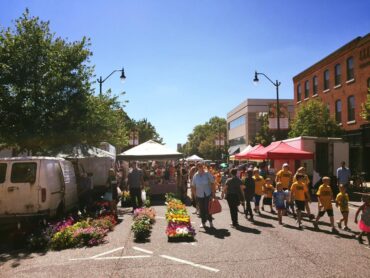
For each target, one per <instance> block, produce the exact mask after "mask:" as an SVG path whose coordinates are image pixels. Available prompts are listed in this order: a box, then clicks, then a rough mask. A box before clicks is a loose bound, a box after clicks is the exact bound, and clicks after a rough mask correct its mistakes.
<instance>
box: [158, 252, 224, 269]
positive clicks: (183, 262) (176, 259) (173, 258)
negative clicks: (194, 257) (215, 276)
mask: <svg viewBox="0 0 370 278" xmlns="http://www.w3.org/2000/svg"><path fill="white" fill-rule="evenodd" d="M161 257H162V258H165V259H168V260H171V261H175V262H178V263H182V264H188V265H191V266H194V267H198V268H203V269H206V270H209V271H213V272H219V271H220V270H219V269H216V268H212V267H208V266H205V265H200V264H196V263H193V262H190V261H186V260H182V259H178V258H175V257H171V256H167V255H161Z"/></svg>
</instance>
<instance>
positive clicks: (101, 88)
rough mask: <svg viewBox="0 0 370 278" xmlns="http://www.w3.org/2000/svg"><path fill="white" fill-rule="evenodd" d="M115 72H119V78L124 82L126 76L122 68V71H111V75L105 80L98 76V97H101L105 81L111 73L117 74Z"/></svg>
mask: <svg viewBox="0 0 370 278" xmlns="http://www.w3.org/2000/svg"><path fill="white" fill-rule="evenodd" d="M117 71H120V72H121V76H120V78H121V80H125V79H126V76H125V69H124V68H122V69H120V70H114V71H112V72H111V74H109V75H108V76H107V77H106V78H104V79H103V78H102V77H101V76H100V78H99V79H97V81H98V83H99V95H100V96H101V95H102V91H103V83H104V82H105V80H107V79H108V78H109V77H111V75H112V74H113V73H115V72H117Z"/></svg>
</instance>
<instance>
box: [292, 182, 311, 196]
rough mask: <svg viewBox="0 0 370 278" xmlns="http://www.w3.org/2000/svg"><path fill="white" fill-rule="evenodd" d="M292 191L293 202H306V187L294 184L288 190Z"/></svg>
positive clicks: (298, 183)
mask: <svg viewBox="0 0 370 278" xmlns="http://www.w3.org/2000/svg"><path fill="white" fill-rule="evenodd" d="M290 190H291V191H292V196H293V197H294V200H297V201H305V200H306V194H307V192H308V190H307V186H306V185H305V183H304V182H298V181H297V182H295V183H293V184H292V187H291V188H290Z"/></svg>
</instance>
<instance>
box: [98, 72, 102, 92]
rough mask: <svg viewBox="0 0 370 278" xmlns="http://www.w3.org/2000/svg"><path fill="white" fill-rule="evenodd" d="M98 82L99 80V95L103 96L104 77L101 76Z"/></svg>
mask: <svg viewBox="0 0 370 278" xmlns="http://www.w3.org/2000/svg"><path fill="white" fill-rule="evenodd" d="M98 82H99V88H100V90H99V95H100V96H102V91H103V81H102V77H101V76H100V79H98Z"/></svg>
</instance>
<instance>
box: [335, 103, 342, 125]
mask: <svg viewBox="0 0 370 278" xmlns="http://www.w3.org/2000/svg"><path fill="white" fill-rule="evenodd" d="M335 121H336V122H337V123H341V122H342V101H341V100H337V101H336V102H335Z"/></svg>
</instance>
